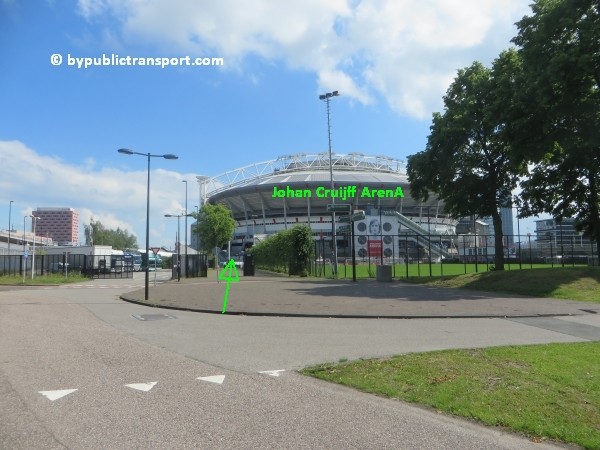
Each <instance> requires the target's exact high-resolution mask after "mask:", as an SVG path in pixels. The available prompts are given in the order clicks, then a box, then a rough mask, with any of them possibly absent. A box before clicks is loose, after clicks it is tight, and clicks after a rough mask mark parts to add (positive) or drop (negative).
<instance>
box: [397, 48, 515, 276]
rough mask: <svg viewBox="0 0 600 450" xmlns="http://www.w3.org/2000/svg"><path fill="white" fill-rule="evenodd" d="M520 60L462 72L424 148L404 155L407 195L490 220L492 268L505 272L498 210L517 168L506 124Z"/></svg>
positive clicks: (506, 55) (503, 59)
mask: <svg viewBox="0 0 600 450" xmlns="http://www.w3.org/2000/svg"><path fill="white" fill-rule="evenodd" d="M519 65H520V62H519V58H518V55H517V54H516V53H515V52H514V51H506V52H503V53H502V54H501V55H500V57H499V58H498V59H496V60H495V61H494V64H493V67H492V69H488V68H486V67H484V66H483V65H482V64H481V63H480V62H474V63H473V64H472V65H471V66H470V67H467V68H465V69H461V70H460V71H459V72H458V75H457V77H456V78H455V80H454V82H453V83H452V84H451V85H450V88H449V89H448V91H447V93H446V95H445V97H444V106H445V110H444V113H443V114H440V113H434V114H433V122H432V125H431V127H430V130H431V133H430V135H429V137H428V140H427V147H426V149H425V150H424V151H422V152H419V153H417V154H416V155H412V156H409V158H408V164H407V172H408V178H409V181H410V186H411V188H410V189H411V194H412V195H413V197H414V198H416V199H420V200H423V201H425V200H427V199H428V198H429V195H430V192H434V193H435V194H436V195H437V196H438V198H440V199H441V200H442V201H443V202H444V205H445V209H446V211H447V212H448V213H449V214H450V215H451V216H453V217H456V218H458V217H464V216H470V215H475V216H478V217H489V216H491V217H492V221H493V224H494V231H495V235H494V247H495V268H496V270H504V244H503V235H502V219H501V216H500V211H499V208H500V207H504V206H509V205H510V204H511V191H512V190H513V189H514V188H515V187H516V185H517V181H518V174H519V173H520V172H521V171H522V170H521V168H520V167H518V166H515V165H513V164H512V160H511V151H510V150H511V148H510V146H509V145H508V137H507V134H508V130H509V128H508V127H507V122H508V121H509V119H510V115H509V112H512V111H513V109H512V108H508V105H509V104H510V102H511V101H512V97H513V95H514V94H513V92H514V90H515V84H516V83H517V81H518V80H517V78H516V74H518V73H519V70H520V69H519Z"/></svg>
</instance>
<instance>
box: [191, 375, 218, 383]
mask: <svg viewBox="0 0 600 450" xmlns="http://www.w3.org/2000/svg"><path fill="white" fill-rule="evenodd" d="M196 380H202V381H208V382H210V383H217V384H223V381H224V380H225V375H213V376H210V377H198V378H196Z"/></svg>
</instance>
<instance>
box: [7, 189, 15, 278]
mask: <svg viewBox="0 0 600 450" xmlns="http://www.w3.org/2000/svg"><path fill="white" fill-rule="evenodd" d="M13 203H14V200H11V201H10V203H9V204H8V255H9V257H10V229H11V228H12V225H11V224H10V217H11V214H12V204H13ZM9 261H10V259H9ZM9 264H10V262H9ZM8 270H9V271H10V265H9V268H8Z"/></svg>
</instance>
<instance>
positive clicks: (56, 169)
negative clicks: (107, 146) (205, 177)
mask: <svg viewBox="0 0 600 450" xmlns="http://www.w3.org/2000/svg"><path fill="white" fill-rule="evenodd" d="M136 159H137V158H136ZM125 164H132V165H134V164H135V163H134V162H133V161H123V165H125ZM136 166H138V167H139V165H136ZM142 166H144V164H142ZM184 179H186V180H188V210H189V211H193V210H194V204H197V200H198V185H197V184H196V178H195V175H194V174H185V175H182V174H179V173H176V172H172V171H168V170H163V169H160V168H156V169H153V170H152V171H151V189H150V207H151V210H150V224H151V229H150V241H151V245H171V246H172V245H173V242H174V240H175V230H176V228H177V225H176V223H172V222H171V221H172V220H173V219H167V218H165V217H164V215H165V214H179V213H181V212H182V211H183V210H184V209H185V205H184V204H183V203H184V199H185V186H184V185H183V183H182V182H181V181H182V180H184ZM146 183H147V171H146V170H145V169H142V170H136V171H131V170H126V169H114V168H96V163H95V162H94V161H93V160H90V159H86V160H84V161H82V162H81V164H80V165H78V164H71V163H67V162H65V161H63V160H61V159H60V158H57V157H48V156H42V155H40V154H38V153H37V152H36V151H35V150H33V149H30V148H28V147H27V146H26V145H25V144H23V143H21V142H19V141H0V192H1V194H0V201H2V202H3V203H8V202H9V201H10V200H13V201H14V204H13V208H14V209H13V217H12V220H11V222H13V224H14V225H15V226H16V228H18V229H19V228H20V226H19V223H20V221H21V222H22V221H23V216H24V215H29V214H31V211H32V210H35V209H36V208H37V207H66V208H74V209H75V210H77V211H78V212H79V214H80V223H81V225H82V226H81V230H80V240H81V241H84V240H85V236H84V234H83V224H84V223H85V224H87V223H89V221H90V218H91V217H93V218H94V220H99V221H100V222H102V224H103V225H105V226H106V227H107V228H112V229H115V228H117V227H120V228H121V229H125V230H127V231H128V232H130V233H133V234H135V235H136V237H137V240H138V244H139V245H140V246H143V245H144V243H145V239H146V228H145V224H146ZM194 202H195V203H194ZM16 211H20V214H21V217H19V215H18V214H19V213H16ZM188 222H189V220H188ZM6 223H8V220H7V221H6ZM3 228H4V226H3ZM183 231H184V230H183V229H182V232H183Z"/></svg>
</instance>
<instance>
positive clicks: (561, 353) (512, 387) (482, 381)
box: [302, 342, 600, 449]
mask: <svg viewBox="0 0 600 450" xmlns="http://www.w3.org/2000/svg"><path fill="white" fill-rule="evenodd" d="M302 373H304V374H305V375H310V376H313V377H316V378H320V379H323V380H327V381H332V382H335V383H340V384H344V385H347V386H352V387H354V388H356V389H360V390H362V391H366V392H370V393H374V394H377V395H382V396H386V397H391V398H396V399H401V400H405V401H408V402H415V403H420V404H424V405H428V406H431V407H433V408H435V409H437V410H440V411H444V412H448V413H451V414H455V415H457V416H462V417H467V418H470V419H475V420H478V421H480V422H483V423H484V424H487V425H492V426H502V427H507V428H509V429H511V430H513V431H515V432H519V433H524V434H526V435H528V436H530V437H532V438H534V439H554V440H558V441H563V442H567V443H574V444H578V445H580V446H582V447H584V448H587V449H598V448H600V343H598V342H590V343H576V344H550V345H536V346H511V347H496V348H489V349H473V350H471V349H470V350H450V351H437V352H430V353H414V354H407V355H400V356H395V357H393V358H389V359H383V360H361V361H355V362H350V363H344V364H338V365H335V364H323V365H320V366H315V367H310V368H307V369H304V370H303V371H302Z"/></svg>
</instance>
